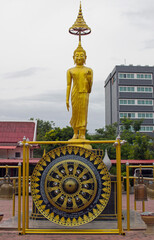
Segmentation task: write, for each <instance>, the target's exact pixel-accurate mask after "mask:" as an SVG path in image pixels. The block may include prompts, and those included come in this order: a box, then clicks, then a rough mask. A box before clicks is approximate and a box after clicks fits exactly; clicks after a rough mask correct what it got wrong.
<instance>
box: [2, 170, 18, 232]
mask: <svg viewBox="0 0 154 240" xmlns="http://www.w3.org/2000/svg"><path fill="white" fill-rule="evenodd" d="M0 168H6V172H7V170H8V169H9V168H11V169H12V168H17V169H18V231H20V230H21V166H0ZM11 179H12V178H11ZM13 186H14V187H15V178H13ZM12 215H13V216H15V191H14V194H13V211H12Z"/></svg>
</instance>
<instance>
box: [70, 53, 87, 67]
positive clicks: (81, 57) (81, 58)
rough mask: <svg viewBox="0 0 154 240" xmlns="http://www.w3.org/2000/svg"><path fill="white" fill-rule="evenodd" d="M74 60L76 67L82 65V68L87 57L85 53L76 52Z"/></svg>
mask: <svg viewBox="0 0 154 240" xmlns="http://www.w3.org/2000/svg"><path fill="white" fill-rule="evenodd" d="M73 58H74V62H75V63H76V65H80V66H82V65H83V64H84V63H85V61H86V56H85V53H84V52H75V54H74V57H73Z"/></svg>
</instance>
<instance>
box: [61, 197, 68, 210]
mask: <svg viewBox="0 0 154 240" xmlns="http://www.w3.org/2000/svg"><path fill="white" fill-rule="evenodd" d="M66 206H67V197H65V198H64V202H63V204H62V207H63V208H66Z"/></svg>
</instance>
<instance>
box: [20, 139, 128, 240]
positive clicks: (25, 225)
mask: <svg viewBox="0 0 154 240" xmlns="http://www.w3.org/2000/svg"><path fill="white" fill-rule="evenodd" d="M87 142H88V143H89V144H92V143H102V144H104V143H111V144H114V145H115V146H116V159H117V163H116V166H117V206H118V207H117V220H118V223H117V229H78V230H77V229H30V228H29V194H28V179H29V148H30V145H34V144H39V145H41V144H68V141H35V142H31V141H26V139H25V138H24V139H23V142H22V145H23V199H22V229H21V231H20V232H19V234H23V235H24V234H28V233H29V234H36V233H40V234H44V233H48V234H121V235H125V233H124V231H123V229H122V191H121V143H122V141H121V140H120V137H117V139H116V140H107V141H103V140H100V141H87V140H86V144H87ZM71 144H74V142H73V141H71V140H70V141H69V145H71ZM77 144H84V140H81V141H78V143H77ZM20 197H21V196H20Z"/></svg>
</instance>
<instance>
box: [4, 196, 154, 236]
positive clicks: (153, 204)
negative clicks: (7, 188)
mask: <svg viewBox="0 0 154 240" xmlns="http://www.w3.org/2000/svg"><path fill="white" fill-rule="evenodd" d="M133 199H134V197H133V195H132V194H131V195H130V209H132V210H133V209H134V201H133ZM122 204H123V209H126V195H125V194H123V201H122ZM30 205H31V200H30ZM137 210H138V212H141V210H142V205H141V203H140V202H137ZM145 211H152V212H154V201H152V200H148V202H145ZM0 213H4V218H3V220H2V222H1V223H3V222H4V221H6V220H7V219H9V218H10V217H11V216H12V201H10V200H5V201H2V200H0ZM16 214H17V201H16ZM9 239H12V240H13V239H16V240H19V239H21V240H36V239H37V240H44V239H51V240H77V239H81V240H92V239H100V240H101V239H102V240H117V239H126V240H138V239H140V240H143V239H145V240H154V235H146V234H145V231H144V230H140V231H130V232H126V236H119V235H72V236H71V235H45V234H43V235H37V234H33V235H25V236H19V235H18V233H17V232H16V231H4V230H1V229H0V240H9Z"/></svg>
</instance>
